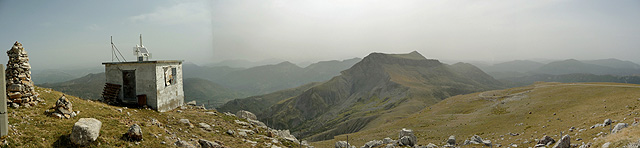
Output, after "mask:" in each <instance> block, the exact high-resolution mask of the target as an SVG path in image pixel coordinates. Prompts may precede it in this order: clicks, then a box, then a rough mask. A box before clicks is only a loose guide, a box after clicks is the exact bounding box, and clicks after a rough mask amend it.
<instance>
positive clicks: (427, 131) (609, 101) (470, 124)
mask: <svg viewBox="0 0 640 148" xmlns="http://www.w3.org/2000/svg"><path fill="white" fill-rule="evenodd" d="M639 98H640V85H632V84H620V83H536V84H534V85H531V86H526V87H518V88H511V89H504V90H496V91H487V92H481V93H473V94H467V95H458V96H454V97H450V98H447V99H445V100H443V101H441V102H439V103H437V104H435V105H433V106H430V107H428V108H425V109H423V110H421V111H416V112H417V113H416V114H413V115H410V116H409V117H408V118H404V119H401V120H396V121H394V122H389V123H387V124H383V125H380V126H378V128H370V129H367V130H363V131H360V132H357V133H352V134H348V135H349V137H350V139H349V141H350V142H351V143H353V144H355V145H357V146H360V145H364V143H365V142H367V141H370V140H374V139H382V138H385V137H391V138H393V139H397V138H398V137H397V136H398V131H399V130H400V129H402V128H409V129H413V130H414V132H416V136H417V137H418V144H420V145H426V144H428V143H434V144H437V145H443V144H444V142H445V141H446V139H447V138H448V137H449V136H450V135H455V136H456V138H457V142H458V143H462V142H463V141H464V140H465V139H468V138H469V137H471V136H473V135H479V136H481V137H482V138H484V139H489V140H491V141H492V142H493V143H494V144H501V145H503V146H505V145H510V144H517V145H518V146H519V147H520V146H524V147H533V146H534V145H535V139H538V138H541V137H542V136H543V135H545V134H546V135H549V136H551V137H552V138H554V139H556V140H559V139H560V136H561V135H560V134H561V133H563V134H569V135H570V136H571V140H572V141H571V142H572V143H582V142H584V143H587V142H592V143H595V144H596V146H600V145H602V144H603V143H604V142H606V141H614V145H618V146H622V145H625V144H626V143H629V142H635V141H637V140H638V138H639V137H640V134H638V133H640V129H639V128H638V127H632V128H629V129H625V130H623V131H624V132H622V133H618V134H614V135H612V136H604V137H603V136H598V133H600V132H604V133H607V132H608V131H609V127H604V128H603V127H598V128H594V129H590V127H591V126H592V125H594V124H597V123H602V122H603V121H604V119H607V118H610V119H612V120H617V121H618V122H624V123H629V124H631V123H632V122H633V121H634V118H640V115H638V113H639V112H640V108H638V106H640V101H639V100H638V99H639ZM529 112H531V113H529ZM554 114H555V115H554ZM614 124H616V123H614ZM571 127H575V128H576V130H574V131H572V132H570V131H569V129H570V128H571ZM580 129H585V130H584V131H582V132H578V131H579V130H580ZM508 133H518V134H519V135H517V136H511V135H509V134H508ZM595 137H599V138H597V139H596V140H594V138H595ZM578 138H580V139H582V140H581V141H576V139H578ZM345 139H346V136H345V135H339V136H336V137H335V139H333V140H326V141H321V142H315V143H312V145H315V146H318V147H330V146H332V145H333V144H334V143H335V142H336V141H338V140H345ZM525 141H528V143H527V142H525ZM598 144H599V145H598Z"/></svg>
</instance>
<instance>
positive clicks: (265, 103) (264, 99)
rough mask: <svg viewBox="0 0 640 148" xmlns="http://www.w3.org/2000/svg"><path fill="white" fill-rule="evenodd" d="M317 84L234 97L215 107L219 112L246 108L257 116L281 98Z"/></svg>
mask: <svg viewBox="0 0 640 148" xmlns="http://www.w3.org/2000/svg"><path fill="white" fill-rule="evenodd" d="M318 84H320V82H313V83H309V84H305V85H302V86H300V87H296V88H291V89H286V90H281V91H277V92H273V93H269V94H265V95H259V96H251V97H247V98H243V99H235V100H231V101H229V102H227V103H225V104H224V105H222V106H220V107H218V108H216V109H217V110H218V111H221V112H232V113H235V112H237V111H239V110H246V111H249V112H252V113H255V114H256V115H258V116H261V115H262V113H264V112H265V111H267V110H268V109H269V107H271V106H272V105H274V104H276V103H278V102H280V101H282V100H285V99H288V98H291V97H293V96H297V95H300V94H301V93H302V92H304V91H306V90H307V89H309V88H311V87H313V86H316V85H318ZM267 124H268V123H267Z"/></svg>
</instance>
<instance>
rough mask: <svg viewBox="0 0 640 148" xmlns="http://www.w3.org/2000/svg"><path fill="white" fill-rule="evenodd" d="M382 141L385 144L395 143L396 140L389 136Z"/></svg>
mask: <svg viewBox="0 0 640 148" xmlns="http://www.w3.org/2000/svg"><path fill="white" fill-rule="evenodd" d="M382 143H383V144H389V143H394V141H393V139H391V138H389V137H387V138H384V139H382Z"/></svg>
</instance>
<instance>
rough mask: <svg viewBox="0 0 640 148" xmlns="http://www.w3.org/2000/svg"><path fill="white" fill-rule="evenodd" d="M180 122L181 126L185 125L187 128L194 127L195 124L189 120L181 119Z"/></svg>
mask: <svg viewBox="0 0 640 148" xmlns="http://www.w3.org/2000/svg"><path fill="white" fill-rule="evenodd" d="M178 122H180V123H181V124H184V125H186V126H189V127H193V124H191V122H189V119H180V120H179V121H178Z"/></svg>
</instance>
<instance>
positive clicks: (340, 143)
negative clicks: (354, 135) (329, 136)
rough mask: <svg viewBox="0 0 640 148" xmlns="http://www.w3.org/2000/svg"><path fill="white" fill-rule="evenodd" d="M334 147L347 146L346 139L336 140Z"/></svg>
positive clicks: (343, 147) (347, 147)
mask: <svg viewBox="0 0 640 148" xmlns="http://www.w3.org/2000/svg"><path fill="white" fill-rule="evenodd" d="M335 148H349V143H347V142H346V141H338V142H336V144H335Z"/></svg>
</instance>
